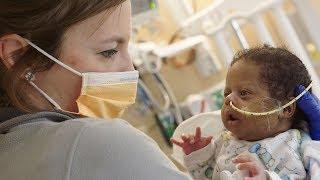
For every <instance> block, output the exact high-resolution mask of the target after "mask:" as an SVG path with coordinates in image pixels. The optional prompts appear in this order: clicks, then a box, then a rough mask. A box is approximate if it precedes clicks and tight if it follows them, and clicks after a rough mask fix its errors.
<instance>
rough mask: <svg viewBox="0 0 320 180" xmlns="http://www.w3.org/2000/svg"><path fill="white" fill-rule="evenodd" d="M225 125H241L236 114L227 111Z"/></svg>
mask: <svg viewBox="0 0 320 180" xmlns="http://www.w3.org/2000/svg"><path fill="white" fill-rule="evenodd" d="M227 123H228V124H229V125H237V124H239V123H241V118H240V117H239V115H237V114H236V113H233V112H230V111H229V112H227Z"/></svg>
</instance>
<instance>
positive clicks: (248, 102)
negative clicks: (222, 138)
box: [221, 60, 279, 141]
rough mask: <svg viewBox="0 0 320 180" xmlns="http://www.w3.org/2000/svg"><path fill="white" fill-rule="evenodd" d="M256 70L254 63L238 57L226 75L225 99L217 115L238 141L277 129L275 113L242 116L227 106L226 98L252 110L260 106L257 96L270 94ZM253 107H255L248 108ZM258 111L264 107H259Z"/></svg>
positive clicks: (242, 107)
mask: <svg viewBox="0 0 320 180" xmlns="http://www.w3.org/2000/svg"><path fill="white" fill-rule="evenodd" d="M259 71H260V67H258V66H257V65H255V64H253V63H251V62H245V60H240V61H238V62H236V63H235V64H234V65H233V66H232V67H230V69H229V71H228V74H227V79H226V87H225V91H224V94H225V100H224V101H225V102H224V105H223V108H222V111H221V116H222V120H223V124H224V126H225V127H226V128H227V129H228V130H229V131H231V132H232V133H233V134H234V135H235V136H236V137H237V138H239V139H241V140H247V141H255V140H260V139H264V138H266V137H270V136H273V135H274V134H276V133H277V132H278V128H277V125H278V122H279V120H278V116H277V115H269V116H262V117H261V116H246V115H243V114H241V113H239V112H237V111H235V110H233V109H232V108H231V106H230V101H232V103H233V104H234V105H235V106H236V107H238V108H240V109H245V110H247V111H256V110H257V108H258V110H259V108H260V107H261V106H262V105H260V103H259V102H260V101H259V99H262V98H264V97H271V96H270V93H269V92H268V88H267V87H266V86H265V85H264V84H263V83H261V79H260V76H259V75H260V73H259ZM257 100H258V101H257ZM261 104H262V103H261ZM253 106H254V107H256V108H255V109H254V110H253V109H250V108H251V107H253ZM247 107H248V108H249V109H248V108H247ZM261 108H262V107H261ZM261 111H264V110H262V109H261ZM261 111H260V112H261Z"/></svg>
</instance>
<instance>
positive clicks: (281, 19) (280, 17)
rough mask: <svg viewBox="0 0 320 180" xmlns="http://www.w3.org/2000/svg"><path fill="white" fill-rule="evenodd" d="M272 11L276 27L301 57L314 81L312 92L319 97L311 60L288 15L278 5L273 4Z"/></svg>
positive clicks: (317, 82)
mask: <svg viewBox="0 0 320 180" xmlns="http://www.w3.org/2000/svg"><path fill="white" fill-rule="evenodd" d="M273 12H274V15H275V17H276V18H275V19H276V23H277V25H278V27H280V29H281V33H282V36H283V37H285V39H286V40H287V41H288V45H289V46H290V47H291V48H292V50H293V51H294V52H295V53H296V54H297V56H298V57H300V58H301V60H302V62H303V63H304V65H305V66H306V68H307V69H308V71H309V73H310V75H311V78H312V81H313V82H314V86H313V92H314V94H315V95H316V96H317V97H320V81H319V77H318V75H317V72H316V71H315V69H314V67H313V65H312V63H311V60H310V58H309V56H308V54H307V52H306V51H305V49H304V46H303V45H302V43H301V41H300V40H299V37H298V35H297V33H296V31H295V30H294V28H293V26H292V24H291V22H290V21H289V19H288V17H287V16H286V14H285V12H284V10H283V9H282V8H281V7H280V6H275V7H274V8H273Z"/></svg>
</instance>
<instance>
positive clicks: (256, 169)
mask: <svg viewBox="0 0 320 180" xmlns="http://www.w3.org/2000/svg"><path fill="white" fill-rule="evenodd" d="M233 163H235V164H237V168H238V169H239V170H245V171H248V172H249V177H244V180H266V179H267V176H266V174H265V172H264V170H265V167H264V166H263V165H262V163H261V162H260V161H258V160H257V159H255V158H254V157H252V156H250V155H249V154H240V155H239V156H237V157H236V158H235V159H234V160H233Z"/></svg>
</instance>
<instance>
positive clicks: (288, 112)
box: [280, 97, 297, 119]
mask: <svg viewBox="0 0 320 180" xmlns="http://www.w3.org/2000/svg"><path fill="white" fill-rule="evenodd" d="M292 99H294V97H292V98H290V100H292ZM296 108H297V104H296V103H295V102H294V103H292V104H291V105H290V106H288V107H286V108H284V109H283V111H282V113H281V115H280V116H281V118H283V119H291V118H292V117H293V116H294V114H295V112H296Z"/></svg>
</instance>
